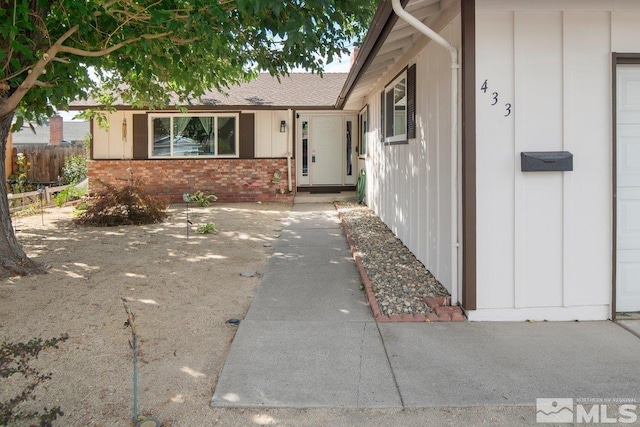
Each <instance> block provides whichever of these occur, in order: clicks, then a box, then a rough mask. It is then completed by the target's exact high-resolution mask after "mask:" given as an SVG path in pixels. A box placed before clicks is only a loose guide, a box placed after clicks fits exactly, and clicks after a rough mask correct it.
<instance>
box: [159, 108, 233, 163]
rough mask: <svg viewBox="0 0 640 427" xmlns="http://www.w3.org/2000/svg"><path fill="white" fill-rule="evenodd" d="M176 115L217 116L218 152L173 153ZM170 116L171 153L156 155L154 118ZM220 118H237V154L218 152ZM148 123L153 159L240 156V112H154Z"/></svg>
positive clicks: (216, 136) (216, 137)
mask: <svg viewBox="0 0 640 427" xmlns="http://www.w3.org/2000/svg"><path fill="white" fill-rule="evenodd" d="M175 117H213V118H215V126H214V129H216V132H215V140H214V147H215V152H216V154H212V155H185V156H174V155H172V154H171V153H173V140H174V135H173V119H174V118H175ZM162 118H169V119H170V124H169V128H170V135H169V140H170V141H171V145H170V151H169V153H170V154H169V155H154V154H153V137H154V135H153V120H154V119H162ZM219 118H233V119H234V120H235V154H218V153H219V152H220V150H219V148H218V119H219ZM147 120H148V121H147V125H148V129H149V130H148V135H149V141H148V145H149V158H153V159H237V158H240V114H239V113H152V114H149V115H148V119H147Z"/></svg>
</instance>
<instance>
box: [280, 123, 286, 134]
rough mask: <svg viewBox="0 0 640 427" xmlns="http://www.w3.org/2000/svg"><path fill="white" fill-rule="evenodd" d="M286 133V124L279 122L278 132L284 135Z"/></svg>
mask: <svg viewBox="0 0 640 427" xmlns="http://www.w3.org/2000/svg"><path fill="white" fill-rule="evenodd" d="M286 131H287V123H286V122H285V121H284V120H281V121H280V132H281V133H285V132H286Z"/></svg>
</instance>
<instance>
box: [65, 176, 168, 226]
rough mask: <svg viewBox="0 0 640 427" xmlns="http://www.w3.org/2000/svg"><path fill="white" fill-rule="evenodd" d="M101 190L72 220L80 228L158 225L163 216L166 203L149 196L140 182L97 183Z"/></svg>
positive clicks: (165, 210)
mask: <svg viewBox="0 0 640 427" xmlns="http://www.w3.org/2000/svg"><path fill="white" fill-rule="evenodd" d="M100 184H102V186H104V189H103V190H102V191H101V192H100V193H98V194H97V195H96V196H95V197H93V198H92V199H90V200H89V205H88V206H87V209H86V210H84V211H82V213H80V214H79V215H78V217H77V218H75V219H74V221H75V222H76V223H78V224H81V225H93V226H108V227H110V226H117V225H142V224H153V223H156V222H162V221H163V220H164V219H165V218H166V217H167V207H168V206H169V203H168V200H167V199H165V198H163V197H158V196H153V195H151V194H149V193H148V192H147V190H146V187H145V185H144V183H143V182H142V181H140V180H130V181H129V183H128V184H127V185H125V186H124V187H121V188H118V187H116V186H114V185H111V184H107V183H104V182H100Z"/></svg>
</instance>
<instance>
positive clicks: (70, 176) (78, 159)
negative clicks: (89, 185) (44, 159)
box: [62, 155, 89, 184]
mask: <svg viewBox="0 0 640 427" xmlns="http://www.w3.org/2000/svg"><path fill="white" fill-rule="evenodd" d="M88 173H89V166H88V165H87V157H86V156H83V155H74V156H69V157H67V158H66V159H64V166H63V167H62V183H63V184H71V183H76V182H80V181H82V180H83V179H85V178H86V177H87V175H88Z"/></svg>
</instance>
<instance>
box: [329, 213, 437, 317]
mask: <svg viewBox="0 0 640 427" xmlns="http://www.w3.org/2000/svg"><path fill="white" fill-rule="evenodd" d="M334 207H335V208H336V210H337V211H338V218H340V223H341V224H342V229H343V230H344V235H345V236H346V237H347V242H348V243H349V249H350V250H351V255H353V259H354V260H355V262H356V267H357V268H358V272H359V273H360V278H361V279H362V284H363V285H364V289H365V294H366V295H367V300H369V307H371V311H372V312H373V318H374V319H375V321H376V322H380V323H389V322H431V321H432V320H430V319H428V318H427V316H425V315H424V314H403V315H399V314H395V315H392V316H385V315H384V314H382V312H381V311H380V306H379V305H378V301H377V300H376V296H375V295H374V294H373V286H372V285H371V280H370V279H369V276H368V275H367V271H366V270H365V268H364V264H363V263H362V258H361V257H360V254H359V253H358V250H357V248H356V245H355V244H354V242H353V238H352V237H351V233H350V232H349V228H348V227H347V222H346V221H345V220H344V215H342V212H340V210H339V209H338V205H337V204H336V203H334Z"/></svg>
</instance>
